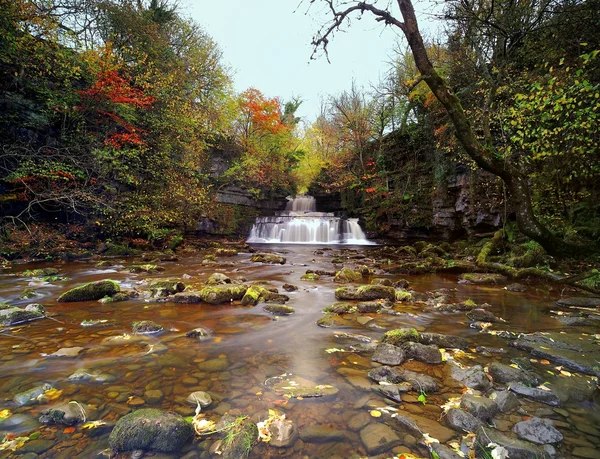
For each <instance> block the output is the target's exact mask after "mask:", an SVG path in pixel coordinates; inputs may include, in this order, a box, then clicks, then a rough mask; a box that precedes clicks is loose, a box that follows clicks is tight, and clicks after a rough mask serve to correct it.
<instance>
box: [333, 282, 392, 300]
mask: <svg viewBox="0 0 600 459" xmlns="http://www.w3.org/2000/svg"><path fill="white" fill-rule="evenodd" d="M335 297H336V298H337V299H338V300H359V301H372V300H390V301H395V299H396V291H395V290H394V288H393V287H386V286H385V285H361V286H360V287H340V288H338V289H336V290H335Z"/></svg>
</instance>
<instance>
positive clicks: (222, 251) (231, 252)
mask: <svg viewBox="0 0 600 459" xmlns="http://www.w3.org/2000/svg"><path fill="white" fill-rule="evenodd" d="M237 254H238V251H237V250H236V249H226V248H223V247H219V248H218V249H217V250H215V256H217V257H234V256H236V255H237Z"/></svg>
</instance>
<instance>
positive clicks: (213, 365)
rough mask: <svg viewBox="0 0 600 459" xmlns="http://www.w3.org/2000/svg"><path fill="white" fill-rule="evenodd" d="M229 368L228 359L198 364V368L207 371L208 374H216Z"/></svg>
mask: <svg viewBox="0 0 600 459" xmlns="http://www.w3.org/2000/svg"><path fill="white" fill-rule="evenodd" d="M228 366H229V361H228V360H227V359H220V358H217V359H210V360H205V361H204V362H200V363H199V364H198V368H199V369H200V370H201V371H207V372H208V373H215V372H218V371H223V370H226V369H227V367H228Z"/></svg>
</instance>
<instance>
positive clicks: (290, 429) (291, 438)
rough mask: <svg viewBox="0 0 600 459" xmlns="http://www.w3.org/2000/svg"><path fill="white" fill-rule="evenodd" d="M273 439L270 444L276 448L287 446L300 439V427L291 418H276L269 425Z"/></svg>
mask: <svg viewBox="0 0 600 459" xmlns="http://www.w3.org/2000/svg"><path fill="white" fill-rule="evenodd" d="M269 432H270V434H271V441H270V442H269V445H271V446H273V447H275V448H287V447H288V446H292V445H293V444H294V443H296V440H298V427H297V426H296V424H295V423H294V422H293V421H290V420H289V419H281V418H277V419H275V420H274V421H273V422H272V423H271V425H270V426H269Z"/></svg>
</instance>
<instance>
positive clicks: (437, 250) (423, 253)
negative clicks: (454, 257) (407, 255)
mask: <svg viewBox="0 0 600 459" xmlns="http://www.w3.org/2000/svg"><path fill="white" fill-rule="evenodd" d="M431 255H435V256H438V257H445V256H446V255H448V254H447V253H446V251H445V250H444V249H442V248H441V247H438V246H435V245H433V244H428V245H426V246H425V247H424V248H423V250H420V251H419V256H420V257H422V258H424V257H427V256H431Z"/></svg>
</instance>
